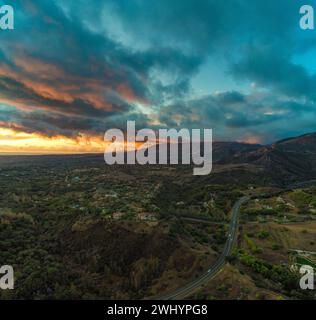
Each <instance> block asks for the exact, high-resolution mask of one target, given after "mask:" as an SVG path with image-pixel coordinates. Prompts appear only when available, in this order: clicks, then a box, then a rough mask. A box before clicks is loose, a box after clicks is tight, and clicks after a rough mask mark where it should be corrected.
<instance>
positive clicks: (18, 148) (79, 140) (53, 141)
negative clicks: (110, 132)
mask: <svg viewBox="0 0 316 320" xmlns="http://www.w3.org/2000/svg"><path fill="white" fill-rule="evenodd" d="M104 147H105V142H104V141H103V137H89V136H86V135H81V136H79V137H75V138H73V137H64V136H56V137H47V136H43V135H41V134H38V133H26V132H19V131H15V130H13V129H6V128H0V153H15V154H19V153H32V154H33V153H35V154H69V153H99V152H101V153H102V152H104Z"/></svg>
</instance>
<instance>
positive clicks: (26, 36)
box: [0, 0, 316, 141]
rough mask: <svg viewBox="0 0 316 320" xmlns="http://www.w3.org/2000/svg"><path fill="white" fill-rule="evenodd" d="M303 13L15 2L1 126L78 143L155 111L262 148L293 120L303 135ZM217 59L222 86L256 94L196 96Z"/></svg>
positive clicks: (310, 102)
mask: <svg viewBox="0 0 316 320" xmlns="http://www.w3.org/2000/svg"><path fill="white" fill-rule="evenodd" d="M301 4H305V3H304V1H303V0H302V1H301V0H298V1H289V0H278V1H277V2H276V1H275V0H265V1H261V0H253V1H248V0H227V1H219V0H199V1H193V0H173V1H170V0H168V1H167V0H160V1H148V0H120V1H118V0H106V1H101V0H93V1H92V0H90V1H88V0H68V1H62V0H36V1H31V0H23V1H22V0H16V1H15V3H14V6H15V9H16V10H15V11H16V23H15V25H16V30H15V31H14V32H8V33H1V39H0V41H1V42H0V102H2V103H3V104H5V105H7V106H11V107H12V110H14V111H12V110H11V111H10V110H8V109H5V110H2V111H1V113H0V121H1V122H2V124H3V125H4V124H5V123H8V124H10V123H11V125H12V124H14V123H15V124H16V125H17V126H18V127H19V128H21V130H22V128H23V130H25V131H27V132H33V131H34V132H39V133H43V134H47V135H54V134H56V135H58V134H62V135H67V136H76V135H78V134H80V132H87V133H89V134H95V133H97V132H99V131H103V130H104V128H109V127H119V128H121V127H122V128H124V127H125V124H126V120H128V119H134V120H137V124H138V126H142V127H147V126H150V124H151V123H152V120H153V119H151V112H152V113H156V114H154V116H153V118H155V117H156V118H159V121H160V123H161V125H162V126H172V127H176V126H179V124H181V125H182V126H186V127H193V126H194V127H197V128H198V127H210V126H214V129H216V128H217V130H218V132H219V134H220V135H221V136H222V137H224V138H229V137H230V138H231V139H235V138H237V137H238V135H239V136H240V137H241V138H243V137H248V136H251V135H261V137H262V139H263V140H264V141H268V140H269V139H270V137H271V136H273V137H274V136H277V135H278V134H277V130H279V131H280V135H286V134H287V133H286V132H287V130H288V127H289V123H291V126H292V127H293V126H295V125H296V124H297V126H298V128H299V129H298V130H303V128H304V123H305V125H306V128H305V129H306V130H307V129H308V128H312V125H311V124H310V123H309V120H308V119H310V117H311V116H312V117H314V116H315V113H314V111H313V110H314V102H315V99H316V96H315V90H314V87H315V85H314V84H315V80H316V79H315V75H313V74H311V72H310V71H309V70H307V68H306V63H305V64H304V65H298V64H295V63H294V62H293V55H294V54H296V53H297V54H302V52H304V50H307V49H308V50H310V49H312V48H315V47H316V43H315V41H314V40H313V39H312V38H311V37H306V36H304V37H303V36H302V33H301V32H300V30H298V20H299V15H298V10H299V7H300V5H301ZM313 34H314V33H313ZM219 57H220V59H221V60H222V61H224V62H225V63H224V65H225V67H226V68H227V70H226V71H227V72H228V73H227V79H229V78H230V77H233V78H234V79H236V81H238V83H241V85H243V84H244V83H248V82H253V83H254V86H255V87H256V88H257V90H258V91H257V92H255V93H251V94H250V93H249V92H248V93H242V92H239V91H237V90H235V91H228V92H223V93H220V94H217V95H208V96H206V97H197V98H194V99H192V98H191V96H192V93H193V94H195V90H196V89H198V88H194V87H192V81H191V80H192V78H193V77H194V76H195V75H197V74H198V73H199V71H200V70H201V69H203V68H207V66H206V65H205V63H206V61H211V63H212V64H213V65H217V64H218V60H219ZM210 72H211V71H210ZM260 89H264V90H265V91H264V94H262V93H260V92H259V90H260ZM302 100H304V101H302ZM139 104H140V105H142V108H137V105H139ZM14 108H16V109H14ZM144 108H145V109H146V108H148V109H149V111H150V112H148V113H146V112H144ZM143 112H144V113H143ZM154 120H155V119H154ZM278 128H279V129H278ZM305 129H304V130H305Z"/></svg>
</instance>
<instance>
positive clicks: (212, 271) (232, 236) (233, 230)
mask: <svg viewBox="0 0 316 320" xmlns="http://www.w3.org/2000/svg"><path fill="white" fill-rule="evenodd" d="M248 200H249V197H242V198H240V199H239V200H238V201H237V202H236V203H235V204H234V207H233V209H232V218H231V221H230V225H229V232H228V238H227V241H226V244H225V247H224V250H223V252H222V254H221V255H220V256H219V258H218V259H217V261H216V262H215V264H214V265H212V266H211V267H210V268H209V269H208V270H207V271H206V272H205V273H203V274H202V275H201V276H200V277H199V278H197V279H195V280H193V281H192V282H190V283H188V284H187V285H185V286H184V287H182V288H179V289H176V290H174V291H173V292H170V293H167V294H166V295H164V296H161V297H158V298H157V300H177V299H181V298H185V297H186V296H187V295H188V294H190V293H191V292H192V291H194V290H195V289H197V288H199V287H200V286H201V285H202V284H204V283H206V282H207V281H208V280H209V279H211V278H213V277H214V276H215V275H216V274H217V273H218V272H219V271H220V270H221V269H222V268H223V267H224V266H225V264H226V258H227V257H228V256H230V255H231V252H232V250H233V247H234V244H235V241H236V240H237V235H238V217H239V211H240V207H241V206H242V204H244V203H245V202H247V201H248Z"/></svg>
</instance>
